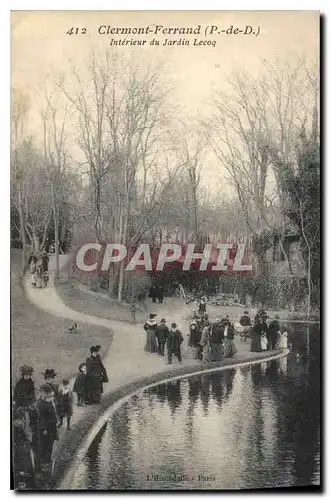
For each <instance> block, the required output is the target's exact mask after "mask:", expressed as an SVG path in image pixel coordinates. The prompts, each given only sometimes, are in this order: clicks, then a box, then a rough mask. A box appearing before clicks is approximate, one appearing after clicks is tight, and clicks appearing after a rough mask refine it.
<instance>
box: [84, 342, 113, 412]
mask: <svg viewBox="0 0 330 500" xmlns="http://www.w3.org/2000/svg"><path fill="white" fill-rule="evenodd" d="M90 353H91V355H90V357H89V358H87V359H86V392H87V403H88V404H93V403H96V404H98V403H100V402H101V389H102V383H103V382H105V380H104V378H106V380H108V377H107V372H106V370H105V368H104V366H103V364H102V361H101V358H100V355H99V354H98V349H97V348H96V347H95V346H92V347H91V348H90Z"/></svg>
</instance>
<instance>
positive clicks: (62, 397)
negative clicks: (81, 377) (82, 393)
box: [58, 379, 73, 431]
mask: <svg viewBox="0 0 330 500" xmlns="http://www.w3.org/2000/svg"><path fill="white" fill-rule="evenodd" d="M72 403H73V397H72V391H71V390H70V382H69V380H68V379H64V380H63V381H62V386H61V387H60V389H59V391H58V409H59V419H60V421H59V424H58V427H62V425H63V418H64V417H66V423H67V429H68V431H69V430H71V427H70V422H71V417H72V413H73V412H72Z"/></svg>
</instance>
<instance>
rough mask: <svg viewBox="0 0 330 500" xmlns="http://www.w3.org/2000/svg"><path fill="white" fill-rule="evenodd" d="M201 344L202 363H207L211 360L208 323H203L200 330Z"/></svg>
mask: <svg viewBox="0 0 330 500" xmlns="http://www.w3.org/2000/svg"><path fill="white" fill-rule="evenodd" d="M201 346H202V349H203V352H202V357H203V363H209V362H210V361H211V347H210V326H209V325H205V326H204V328H203V330H202V336H201Z"/></svg>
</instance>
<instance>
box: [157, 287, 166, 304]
mask: <svg viewBox="0 0 330 500" xmlns="http://www.w3.org/2000/svg"><path fill="white" fill-rule="evenodd" d="M156 291H157V292H156V293H157V299H158V302H159V303H160V304H162V303H163V300H164V288H163V287H162V285H157V287H156Z"/></svg>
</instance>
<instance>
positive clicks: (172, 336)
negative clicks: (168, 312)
mask: <svg viewBox="0 0 330 500" xmlns="http://www.w3.org/2000/svg"><path fill="white" fill-rule="evenodd" d="M182 342H183V336H182V333H181V332H180V330H179V329H178V328H177V325H176V323H172V324H171V329H170V330H169V335H168V339H167V357H168V362H167V364H168V365H171V364H172V356H173V355H174V356H175V357H176V358H178V361H179V363H182V357H181V344H182Z"/></svg>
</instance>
